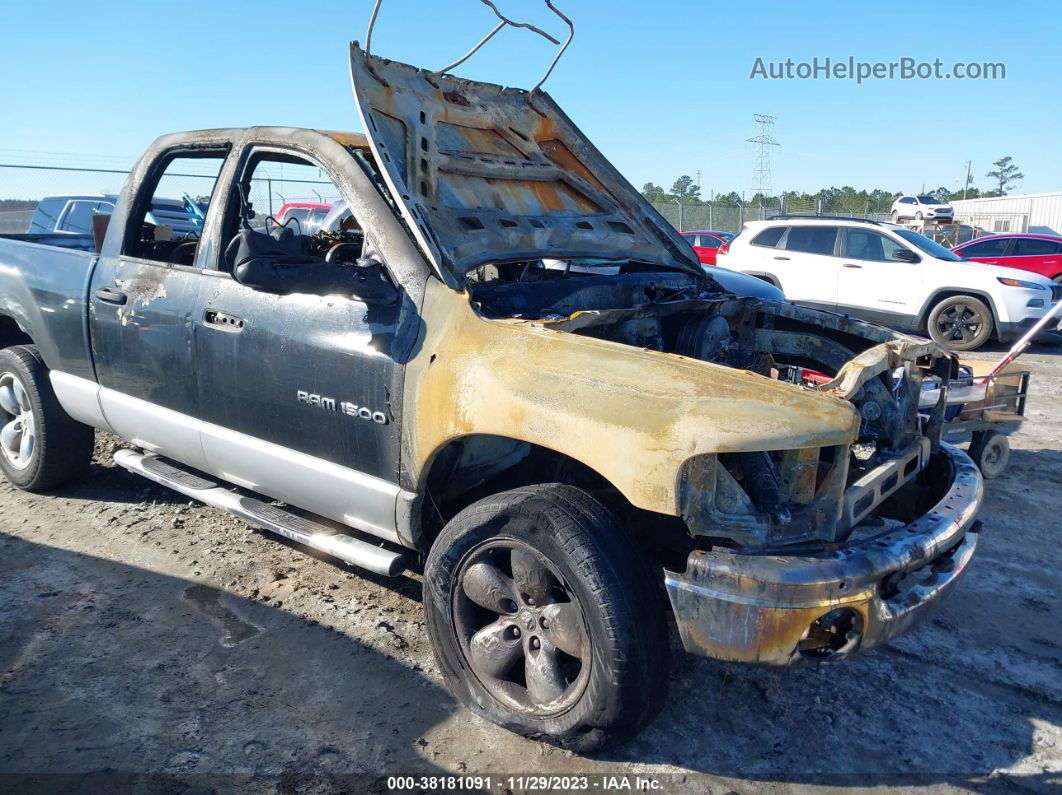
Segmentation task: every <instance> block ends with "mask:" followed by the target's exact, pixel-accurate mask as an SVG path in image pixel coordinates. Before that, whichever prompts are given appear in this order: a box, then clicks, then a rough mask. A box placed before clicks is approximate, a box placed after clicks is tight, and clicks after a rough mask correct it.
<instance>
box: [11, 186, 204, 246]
mask: <svg viewBox="0 0 1062 795" xmlns="http://www.w3.org/2000/svg"><path fill="white" fill-rule="evenodd" d="M186 201H187V200H186V199H162V198H155V199H154V200H153V203H152V206H151V210H150V211H149V212H148V214H147V216H146V217H145V220H146V221H147V222H148V223H151V224H155V225H162V224H166V225H167V226H169V227H170V228H171V229H172V230H173V233H174V235H175V236H177V237H185V236H187V235H189V234H192V233H194V234H199V232H200V231H201V225H200V223H199V219H198V217H197V214H195V213H194V212H191V211H190V209H189V207H188V206H187V205H186V204H185V202H186ZM117 202H118V196H117V195H114V194H99V195H77V196H48V197H47V198H44V199H41V200H40V201H39V202H38V203H37V209H36V210H34V212H33V217H32V218H31V219H30V225H29V229H28V230H27V233H28V234H31V235H44V234H60V235H91V234H92V218H93V216H95V215H111V214H112V213H113V212H114V207H115V204H116V203H117Z"/></svg>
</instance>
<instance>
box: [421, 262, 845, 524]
mask: <svg viewBox="0 0 1062 795" xmlns="http://www.w3.org/2000/svg"><path fill="white" fill-rule="evenodd" d="M422 319H423V328H424V331H423V336H422V338H421V341H420V343H419V347H418V350H417V353H416V355H415V357H414V358H413V359H412V361H411V362H410V363H409V370H408V372H407V376H406V396H405V404H406V406H407V419H408V422H407V423H406V426H405V434H406V436H405V451H406V453H405V454H406V456H407V461H408V463H409V466H410V469H411V470H412V472H413V473H414V474H415V475H419V474H420V473H422V472H423V471H424V468H425V466H426V465H427V464H428V462H429V461H430V460H431V459H432V457H433V455H434V453H435V452H436V451H437V450H438V449H440V448H441V447H442V446H443V445H444V444H446V443H447V442H449V441H450V440H452V439H456V438H459V437H462V436H466V435H470V434H496V435H499V436H506V437H509V438H514V439H519V440H522V441H527V442H531V443H533V444H537V445H541V446H543V447H546V448H548V449H551V450H555V451H557V452H560V453H564V454H565V455H568V456H570V457H571V458H573V459H575V460H577V461H581V462H582V463H584V464H586V465H587V466H589V467H591V468H592V469H593V470H595V471H596V472H598V473H600V474H601V475H602V476H603V477H605V478H606V479H608V480H609V481H610V482H611V483H612V484H613V485H614V486H615V487H616V488H617V489H618V490H619V491H620V492H622V493H623V494H624V496H626V497H627V499H628V500H630V502H631V503H633V504H634V505H635V506H637V507H639V508H645V509H647V510H651V511H656V512H659V513H664V514H669V515H672V516H677V515H679V514H680V501H679V497H678V494H677V486H678V483H677V481H678V477H679V473H680V471H681V469H682V464H683V462H685V461H686V460H687V459H690V458H692V457H695V456H698V455H703V454H709V453H721V452H741V451H758V450H787V449H794V448H819V447H825V446H831V445H848V444H850V443H851V442H852V441H853V440H854V439H855V438H856V434H857V432H858V428H859V417H858V413H857V412H856V411H855V410H854V409H853V407H852V406H851V404H850V403H848V402H846V401H843V400H840V399H838V398H834V397H830V396H826V395H819V394H816V393H813V392H810V391H806V390H801V389H799V388H797V387H794V386H793V385H790V384H784V383H780V382H778V381H772V380H770V379H767V378H764V377H762V376H760V375H756V374H755V373H750V372H745V371H742V370H737V369H734V368H731V367H726V366H722V365H717V364H712V363H709V362H703V361H698V360H695V359H690V358H687V357H684V356H678V355H676V354H671V353H664V352H660V351H653V350H644V349H640V348H636V347H633V346H630V345H625V344H622V343H616V342H610V341H607V340H601V339H595V338H591V337H586V336H581V335H577V334H573V333H568V332H564V331H554V330H551V329H550V324H549V322H548V321H544V320H534V321H532V320H520V319H500V320H491V319H487V318H484V317H482V316H480V315H478V314H477V313H476V312H475V311H474V309H473V308H472V306H471V305H470V304H469V301H468V297H467V296H465V295H461V294H458V293H455V292H453V291H451V290H447V289H445V288H444V287H443V286H442V285H441V284H438V283H437V282H434V281H432V282H429V284H428V286H427V290H426V293H425V300H424V304H423V308H422Z"/></svg>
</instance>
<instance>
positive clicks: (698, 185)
mask: <svg viewBox="0 0 1062 795" xmlns="http://www.w3.org/2000/svg"><path fill="white" fill-rule="evenodd" d="M697 187H698V188H699V187H701V170H700V169H699V168H698V169H697Z"/></svg>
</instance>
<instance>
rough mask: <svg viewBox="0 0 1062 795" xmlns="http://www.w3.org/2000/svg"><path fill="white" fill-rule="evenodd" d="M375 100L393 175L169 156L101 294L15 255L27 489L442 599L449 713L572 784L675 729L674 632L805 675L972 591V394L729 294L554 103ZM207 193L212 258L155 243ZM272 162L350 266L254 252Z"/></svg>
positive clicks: (362, 144) (371, 151) (338, 165)
mask: <svg viewBox="0 0 1062 795" xmlns="http://www.w3.org/2000/svg"><path fill="white" fill-rule="evenodd" d="M350 62H351V75H352V82H353V87H354V93H355V97H356V102H357V108H358V112H359V114H360V116H361V121H362V128H363V129H365V130H366V131H368V136H369V137H368V139H366V138H365V137H364V136H361V135H358V134H353V133H323V132H319V131H316V130H296V129H291V128H274V127H256V128H250V129H239V130H209V131H200V132H192V133H183V134H177V135H169V136H164V137H162V138H159V139H158V140H157V141H155V143H154V144H152V145H151V146H150V147H149V149H148V150H147V151H146V152H145V154H144V155H143V156H142V159H141V161H140V163H139V164H138V165H137V167H136V169H135V170H134V171H133V177H132V178H131V179H130V180H129V181H128V183H127V184H126V186H125V188H124V189H123V193H122V195H121V198H120V199H119V202H118V205H117V207H116V208H115V212H114V215H113V216H112V220H111V223H110V226H109V228H108V230H107V237H106V239H105V241H104V244H103V249H102V253H101V254H100V255H99V256H97V255H94V254H90V253H86V252H79V251H73V250H68V249H65V248H59V247H54V246H44V245H39V244H35V243H31V242H26V241H24V240H18V239H5V238H3V237H0V349H2V350H0V408H2V412H3V413H2V414H0V429H2V430H0V470H2V472H3V474H4V475H5V476H6V477H7V479H8V480H9V481H10V482H11V483H13V484H15V485H16V486H18V487H21V488H24V489H29V490H34V491H37V490H47V489H49V488H51V487H55V486H57V485H59V484H61V483H64V482H69V481H72V480H75V479H77V478H79V477H82V476H84V475H86V474H87V473H88V472H89V466H90V462H91V459H92V450H93V428H102V429H105V430H108V431H111V432H112V433H115V434H116V435H117V436H118V437H120V438H121V439H122V440H124V442H123V443H124V445H125V447H124V449H119V450H117V451H116V452H115V453H114V460H115V461H116V463H117V464H119V465H120V466H122V467H124V468H126V469H128V470H129V471H130V472H132V473H135V474H137V475H140V476H143V477H145V478H148V479H150V480H152V481H154V482H156V483H160V484H162V485H164V486H166V487H168V488H170V489H173V490H175V491H177V492H179V493H180V494H183V495H186V497H187V498H188V499H195V500H199V501H201V502H205V503H207V504H210V505H213V506H216V507H218V508H220V509H222V510H226V511H229V512H231V513H232V514H234V515H236V516H239V517H242V518H244V519H245V520H247V521H248V522H251V523H253V524H254V525H257V526H259V527H262V528H265V529H267V530H269V531H272V532H275V533H278V534H280V535H282V536H284V537H285V538H288V539H290V540H293V541H296V542H299V543H303V544H307V545H309V546H311V547H313V548H315V549H317V550H319V551H322V552H324V553H327V554H329V555H332V556H335V557H337V558H339V559H341V560H343V561H346V562H348V563H350V564H354V565H358V566H361V567H364V568H367V569H370V570H372V571H374V572H377V573H379V574H381V575H397V574H399V573H401V572H402V571H403V570H404V569H406V568H407V567H411V566H416V567H418V568H419V567H420V566H423V572H424V576H423V585H424V587H423V594H424V597H423V598H424V610H425V616H426V620H425V625H426V632H427V635H428V637H429V638H430V641H431V644H432V647H433V649H434V651H435V654H436V658H437V660H438V665H439V670H440V672H441V675H442V677H443V678H444V679H445V681H446V682H447V683H448V685H449V686H450V687H451V688H452V690H453V692H454V693H455V694H456V695H457V697H458V698H459V699H460V700H461V701H462V702H464V703H465V704H466V705H467V706H468V707H469V708H470V709H472V710H474V711H475V712H476V713H477V714H479V715H481V716H483V717H485V718H487V719H489V720H492V721H494V722H496V723H498V724H500V725H503V726H505V727H508V728H510V729H513V730H515V731H518V732H521V733H523V734H525V735H528V736H531V737H534V738H537V739H543V740H550V741H552V742H554V743H557V744H560V745H563V746H566V747H570V748H574V749H577V750H580V751H585V750H590V749H593V748H597V747H600V746H601V745H603V744H605V743H607V742H610V741H616V740H619V739H622V738H624V737H626V736H629V735H631V734H632V733H634V732H636V731H638V730H639V729H640V728H641V727H643V726H644V725H645V724H646V723H647V722H648V721H649V720H651V718H652V717H653V715H654V713H656V712H657V711H658V710H659V709H660V708H661V706H662V704H663V703H664V696H665V693H666V690H667V687H668V684H669V680H670V675H669V673H668V671H669V663H668V659H669V653H670V651H669V645H670V644H669V639H668V626H669V621H668V618H667V616H666V615H665V612H664V611H665V605H666V604H667V603H668V602H669V603H670V606H671V610H672V611H673V614H674V617H675V623H676V624H677V627H678V631H679V633H680V635H681V637H682V642H683V644H684V646H685V648H686V649H687V650H688V651H689V652H691V653H693V654H699V655H706V656H711V657H716V658H719V659H722V660H727V661H730V662H735V663H736V662H743V663H755V664H760V665H777V666H788V665H794V664H797V663H799V662H801V661H805V660H809V661H817V660H823V659H834V660H839V659H843V658H845V657H848V656H849V655H851V654H854V653H855V652H857V651H862V650H867V649H870V648H872V647H874V646H877V645H879V644H882V643H886V642H888V641H889V640H891V639H892V638H893V637H895V636H896V635H898V634H899V633H902V632H904V631H905V630H907V629H908V628H909V627H911V626H913V625H914V624H916V623H917V622H918V621H919V619H921V618H922V617H924V616H925V615H927V614H928V613H930V612H931V611H932V610H933V609H934V607H935V606H937V605H938V604H939V603H940V601H941V599H942V598H943V597H945V596H946V595H947V594H948V593H949V592H951V591H952V590H953V586H954V585H955V584H956V583H957V581H958V580H959V578H960V577H961V576H962V575H963V573H964V572H965V570H966V568H967V564H968V563H969V562H970V560H971V559H972V556H973V555H974V553H975V549H976V546H977V542H978V537H979V534H978V532H977V529H978V528H977V524H976V514H977V511H978V508H979V506H980V503H981V501H982V494H983V490H982V482H981V478H980V475H979V474H978V472H977V470H976V468H975V467H974V465H973V463H972V462H971V461H970V458H969V456H967V455H966V454H965V453H964V452H962V451H961V450H959V449H957V448H955V447H953V446H950V445H947V444H943V443H941V441H940V433H941V427H942V422H943V406H940V405H937V406H933V407H929V408H927V411H928V412H929V417H928V421H926V422H924V423H922V422H916V421H914V413H915V412H916V411H917V410H918V402H919V394H920V392H921V388H922V387H921V384H922V379H923V377H929V376H931V377H935V378H938V379H942V383H947V381H948V378H949V376H950V374H951V373H952V372H953V370H954V369H955V362H954V358H953V356H951V355H950V354H946V353H942V352H941V351H939V349H938V348H937V346H936V345H934V344H933V343H932V342H930V341H928V340H924V339H920V338H916V337H911V336H907V335H904V334H900V333H897V332H894V331H890V330H888V329H885V328H882V327H881V326H877V325H874V324H871V323H866V322H863V321H859V320H854V319H848V318H842V317H840V316H839V315H836V314H833V313H827V312H818V311H815V310H812V309H806V308H803V307H798V306H794V305H792V304H789V303H783V302H779V301H771V300H763V299H760V298H746V297H737V296H734V295H733V294H730V293H727V292H725V291H723V290H721V289H719V287H718V286H717V285H716V284H715V283H714V282H713V280H712V279H709V278H707V276H706V274H705V270H704V268H703V266H702V265H701V264H700V263H699V262H698V260H697V258H696V257H695V256H694V254H693V251H692V250H691V249H690V247H689V246H688V245H687V244H686V242H685V241H683V239H682V238H681V237H680V236H679V234H678V232H677V231H675V230H674V229H673V228H672V227H671V226H670V224H668V223H667V221H666V220H665V219H664V218H663V217H662V216H661V215H660V214H659V213H657V212H656V211H655V210H654V209H653V208H652V206H651V205H650V204H649V203H648V202H647V201H646V200H645V199H644V198H643V197H642V196H641V195H640V194H639V193H638V192H637V191H636V190H634V189H633V188H632V187H631V185H630V184H629V183H628V182H627V181H626V180H625V179H624V178H623V177H622V176H621V175H620V173H619V171H618V170H617V169H616V168H615V167H614V166H612V165H611V164H610V163H609V162H608V161H607V160H606V159H605V158H604V156H603V155H602V154H601V153H600V151H599V150H598V149H597V148H596V147H594V146H593V144H591V143H590V141H589V140H587V138H586V137H585V136H584V135H583V134H582V133H581V132H580V131H579V129H578V128H577V127H576V126H575V125H574V124H573V123H572V121H571V120H570V118H569V116H568V115H567V114H565V113H564V112H563V111H562V110H561V109H560V108H559V107H558V106H557V105H556V104H555V103H554V102H553V100H552V99H551V98H550V96H549V95H548V94H547V93H545V92H542V91H534V92H526V91H519V90H515V89H511V88H505V89H503V88H501V87H500V86H497V85H492V84H487V83H480V82H474V81H471V80H465V79H460V78H456V77H452V76H449V75H447V74H440V73H429V72H427V71H425V70H423V69H417V68H414V67H412V66H408V65H406V64H401V63H398V62H395V61H391V60H387V59H384V58H380V57H376V56H372V57H370V56H369V55H368V54H367V53H365V52H364V51H363V50H362V49H361V48H360V47H358V45H357V44H353V45H351V48H350ZM397 98H401V101H397ZM410 131H417V134H416V135H411V134H410ZM189 157H193V158H199V159H212V160H214V161H218V162H217V163H216V164H214V166H212V167H216V168H217V171H216V173H217V174H218V177H217V181H216V186H215V187H214V191H213V194H212V195H215V196H217V197H218V199H217V200H215V201H213V202H211V204H210V207H209V209H208V211H207V221H206V223H205V224H204V235H203V237H202V239H201V240H200V241H183V242H177V241H173V240H169V239H160V238H158V237H156V236H154V235H152V234H150V229H146V228H145V224H144V223H143V221H144V214H145V207H146V205H147V203H148V201H147V197H150V196H151V195H153V191H154V190H155V188H156V185H157V182H158V180H159V179H160V176H161V174H162V173H163V172H164V170H165V168H166V167H168V164H170V163H174V164H177V165H178V166H179V165H180V160H181V158H189ZM270 158H274V159H278V162H284V163H291V162H295V163H299V164H304V165H307V166H312V167H317V168H319V169H320V170H321V172H322V173H324V174H328V175H330V176H331V179H332V180H333V182H334V183H335V185H336V186H337V189H338V190H339V192H340V193H341V194H342V195H343V198H344V199H345V200H346V202H347V205H348V211H349V212H350V213H351V217H350V218H349V219H347V220H346V222H344V223H341V224H340V231H339V233H338V237H337V233H334V232H329V233H325V232H319V233H315V234H300V233H298V232H297V231H295V230H292V229H291V228H290V227H288V228H286V229H284V230H275V234H274V235H270V234H266V233H264V232H260V231H257V230H255V229H253V228H252V227H251V226H250V220H251V218H252V217H253V210H252V209H251V208H250V207H249V206H248V204H247V202H246V200H245V198H244V196H245V194H246V191H245V190H244V188H245V186H246V185H247V184H250V183H251V181H252V180H253V179H254V173H255V172H254V169H255V168H257V167H258V165H259V164H261V163H263V162H265V163H268V162H270V161H269V159H270ZM421 161H423V162H424V163H425V164H426V166H427V167H426V168H422V167H420V165H419V164H420V162H421ZM414 163H417V164H418V167H417V168H415V169H414V168H407V164H414ZM526 163H532V164H533V168H529V167H528V166H526V165H525V164H526ZM454 164H457V165H456V166H455V165H454ZM444 166H445V167H444ZM182 252H183V253H182ZM547 258H551V259H565V260H568V261H569V262H571V263H572V264H573V265H580V263H581V262H587V263H588V264H593V263H596V262H598V261H601V260H605V261H610V262H611V263H612V264H613V265H615V266H618V270H616V271H615V272H610V273H597V272H593V271H591V272H581V271H578V270H576V269H575V268H560V269H549V268H545V267H540V266H536V263H541V261H542V260H543V259H547ZM177 260H181V261H186V260H187V261H190V262H191V263H192V264H193V265H194V266H195V267H173V263H174V262H175V261H177ZM967 267H975V266H967ZM977 267H982V266H977ZM805 367H806V368H809V369H812V370H815V371H817V372H821V373H824V374H826V375H827V376H829V377H830V378H832V379H833V380H832V382H830V383H827V384H824V385H821V386H819V387H817V388H812V387H809V386H807V385H806V384H805V383H804V382H803V380H802V378H801V377H800V375H799V373H800V372H801V371H803V369H804V368H805ZM273 500H279V501H282V502H283V503H286V504H288V505H292V506H297V507H298V509H301V512H300V513H298V514H296V513H295V512H293V511H289V510H288V509H287V508H285V507H280V506H278V505H276V504H275V503H274V502H273ZM885 519H889V520H894V521H888V522H886V521H884V520H885ZM326 520H328V521H327V522H326ZM927 577H928V578H929V579H928V580H927ZM662 592H665V593H666V594H667V602H665V600H664V599H662V598H661V593H662ZM292 653H293V654H298V653H299V649H297V648H295V647H293V648H292ZM320 675H324V676H332V677H335V678H336V679H337V681H338V680H341V679H342V678H343V677H344V675H345V672H344V670H343V669H342V666H341V665H334V666H332V668H330V669H328V670H325V669H321V672H320ZM396 708H399V709H406V708H409V709H415V706H409V707H405V706H402V705H397V706H396Z"/></svg>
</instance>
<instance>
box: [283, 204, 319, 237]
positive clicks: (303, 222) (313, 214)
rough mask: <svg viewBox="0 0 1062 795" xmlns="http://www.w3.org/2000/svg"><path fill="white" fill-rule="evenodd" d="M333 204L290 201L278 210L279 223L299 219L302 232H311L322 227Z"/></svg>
mask: <svg viewBox="0 0 1062 795" xmlns="http://www.w3.org/2000/svg"><path fill="white" fill-rule="evenodd" d="M331 209H332V205H331V204H320V203H316V202H288V203H287V204H285V205H284V206H283V207H281V208H280V210H279V211H278V212H277V215H276V218H277V223H279V224H286V223H287V222H288V221H290V220H291V219H292V218H295V219H298V223H299V229H300V233H301V234H310V233H312V232H315V231H317V230H318V229H319V228H320V227H321V222H322V221H324V219H325V218H326V217H327V215H328V212H329V210H331Z"/></svg>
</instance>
